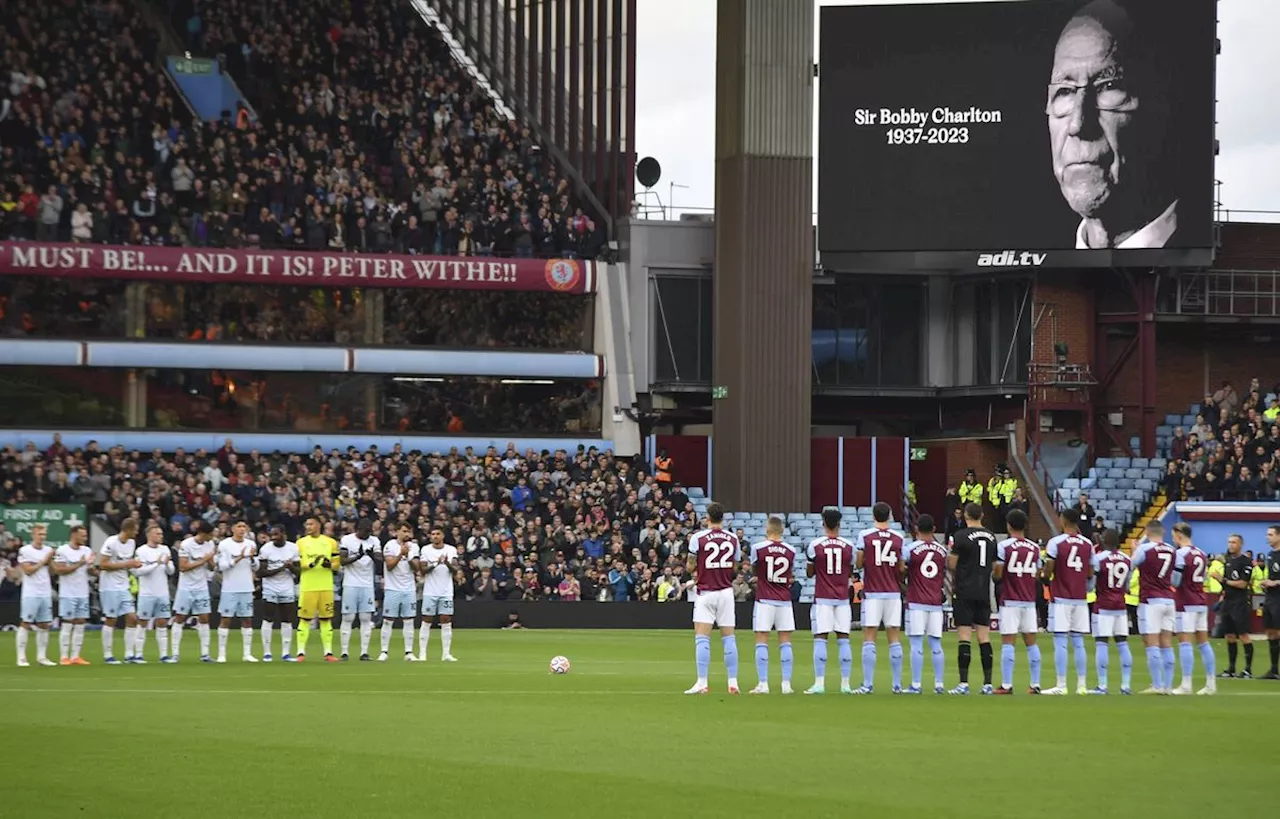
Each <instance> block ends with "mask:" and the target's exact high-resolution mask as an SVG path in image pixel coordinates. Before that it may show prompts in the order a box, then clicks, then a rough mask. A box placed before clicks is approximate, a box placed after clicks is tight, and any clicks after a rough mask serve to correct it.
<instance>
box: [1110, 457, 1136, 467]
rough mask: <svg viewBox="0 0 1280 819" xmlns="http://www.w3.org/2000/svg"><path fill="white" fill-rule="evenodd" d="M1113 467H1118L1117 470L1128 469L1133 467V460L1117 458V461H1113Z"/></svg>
mask: <svg viewBox="0 0 1280 819" xmlns="http://www.w3.org/2000/svg"><path fill="white" fill-rule="evenodd" d="M1112 466H1114V467H1116V468H1117V469H1128V468H1129V467H1131V466H1133V459H1132V458H1116V459H1115V460H1113V461H1112Z"/></svg>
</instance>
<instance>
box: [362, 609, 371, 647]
mask: <svg viewBox="0 0 1280 819" xmlns="http://www.w3.org/2000/svg"><path fill="white" fill-rule="evenodd" d="M372 638H373V618H372V617H371V616H369V615H367V614H366V615H364V617H362V618H361V619H360V653H361V654H368V653H369V642H370V640H372Z"/></svg>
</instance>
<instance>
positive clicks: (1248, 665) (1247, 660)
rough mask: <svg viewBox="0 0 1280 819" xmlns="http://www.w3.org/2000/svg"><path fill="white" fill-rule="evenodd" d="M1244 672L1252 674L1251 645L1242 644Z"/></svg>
mask: <svg viewBox="0 0 1280 819" xmlns="http://www.w3.org/2000/svg"><path fill="white" fill-rule="evenodd" d="M1244 670H1245V671H1248V672H1249V673H1250V674H1252V673H1253V643H1245V644H1244Z"/></svg>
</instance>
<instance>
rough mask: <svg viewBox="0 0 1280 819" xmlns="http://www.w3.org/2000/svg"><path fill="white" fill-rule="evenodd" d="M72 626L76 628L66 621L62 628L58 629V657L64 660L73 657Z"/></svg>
mask: <svg viewBox="0 0 1280 819" xmlns="http://www.w3.org/2000/svg"><path fill="white" fill-rule="evenodd" d="M72 628H74V626H71V625H69V624H65V623H64V624H63V626H62V628H60V629H58V658H59V659H62V660H70V659H71V629H72Z"/></svg>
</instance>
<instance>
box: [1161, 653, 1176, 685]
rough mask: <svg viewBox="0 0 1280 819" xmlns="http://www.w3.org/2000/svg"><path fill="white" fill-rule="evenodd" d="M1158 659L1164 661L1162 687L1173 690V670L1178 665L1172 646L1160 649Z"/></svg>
mask: <svg viewBox="0 0 1280 819" xmlns="http://www.w3.org/2000/svg"><path fill="white" fill-rule="evenodd" d="M1160 659H1162V660H1164V687H1165V688H1173V669H1174V667H1175V666H1177V664H1178V655H1177V653H1176V652H1174V650H1173V646H1169V647H1168V648H1161V649H1160Z"/></svg>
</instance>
